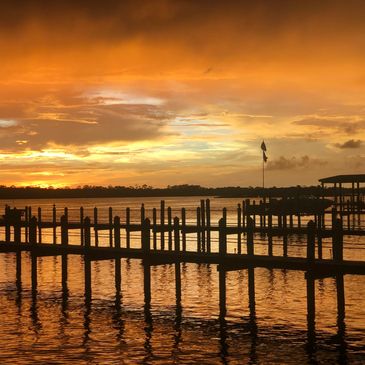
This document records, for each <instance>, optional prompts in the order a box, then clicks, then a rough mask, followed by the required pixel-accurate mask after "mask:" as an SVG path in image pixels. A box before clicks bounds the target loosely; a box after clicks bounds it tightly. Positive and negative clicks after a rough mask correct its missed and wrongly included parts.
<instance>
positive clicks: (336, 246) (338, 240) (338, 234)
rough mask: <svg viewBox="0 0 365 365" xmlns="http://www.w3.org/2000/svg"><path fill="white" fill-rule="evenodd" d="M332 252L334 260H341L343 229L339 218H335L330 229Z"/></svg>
mask: <svg viewBox="0 0 365 365" xmlns="http://www.w3.org/2000/svg"><path fill="white" fill-rule="evenodd" d="M332 234H333V235H332V252H333V259H334V260H335V261H342V260H343V229H342V221H341V219H336V220H335V225H334V227H333V229H332Z"/></svg>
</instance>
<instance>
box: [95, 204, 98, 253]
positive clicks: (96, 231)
mask: <svg viewBox="0 0 365 365" xmlns="http://www.w3.org/2000/svg"><path fill="white" fill-rule="evenodd" d="M94 236H95V246H96V247H98V246H99V233H98V208H97V207H95V208H94Z"/></svg>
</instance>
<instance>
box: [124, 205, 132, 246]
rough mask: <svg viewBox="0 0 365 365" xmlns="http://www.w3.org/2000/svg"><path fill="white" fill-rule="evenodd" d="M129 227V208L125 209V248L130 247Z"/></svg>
mask: <svg viewBox="0 0 365 365" xmlns="http://www.w3.org/2000/svg"><path fill="white" fill-rule="evenodd" d="M130 225H131V210H130V208H127V209H126V211H125V237H126V238H125V240H126V244H127V248H130V247H131V231H130Z"/></svg>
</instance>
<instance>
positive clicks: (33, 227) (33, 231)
mask: <svg viewBox="0 0 365 365" xmlns="http://www.w3.org/2000/svg"><path fill="white" fill-rule="evenodd" d="M37 225H38V224H37V218H36V217H32V218H30V221H29V243H30V244H31V245H36V244H37Z"/></svg>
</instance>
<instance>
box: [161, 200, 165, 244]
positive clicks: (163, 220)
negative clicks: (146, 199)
mask: <svg viewBox="0 0 365 365" xmlns="http://www.w3.org/2000/svg"><path fill="white" fill-rule="evenodd" d="M160 229H161V233H160V239H161V250H164V249H165V201H164V200H161V205H160Z"/></svg>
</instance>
